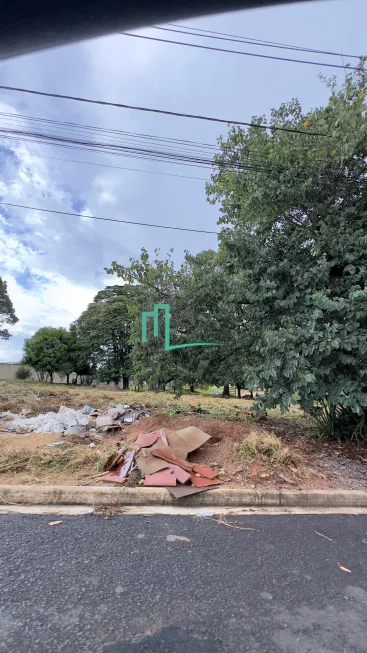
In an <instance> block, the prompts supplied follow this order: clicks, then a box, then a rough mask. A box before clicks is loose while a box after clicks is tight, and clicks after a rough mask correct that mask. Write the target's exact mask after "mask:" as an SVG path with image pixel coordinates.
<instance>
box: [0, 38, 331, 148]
mask: <svg viewBox="0 0 367 653" xmlns="http://www.w3.org/2000/svg"><path fill="white" fill-rule="evenodd" d="M132 36H138V35H137V34H133V35H132ZM184 45H187V43H186V44H184ZM197 47H204V46H197ZM0 90H3V91H14V92H15V93H29V94H31V95H40V96H42V97H52V98H57V99H62V100H73V101H74V102H85V103H87V104H98V105H101V106H108V107H116V108H118V109H131V110H132V111H145V112H148V113H157V114H161V115H165V116H175V117H178V118H191V119H194V120H205V121H209V122H216V123H225V124H227V125H240V126H244V127H254V128H257V129H269V130H271V131H283V132H289V133H292V134H303V135H304V136H326V135H327V134H321V133H319V132H310V131H307V130H301V129H291V128H290V127H276V126H273V125H258V124H256V123H251V122H243V121H239V120H227V119H224V118H212V117H211V116H200V115H194V114H190V113H179V112H177V111H166V110H164V109H152V108H149V107H137V106H133V105H129V104H120V103H118V102H107V101H105V100H92V99H90V98H82V97H77V96H74V95H61V93H47V92H46V91H36V90H34V89H29V88H19V87H16V86H4V85H0Z"/></svg>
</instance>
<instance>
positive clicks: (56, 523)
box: [48, 519, 62, 526]
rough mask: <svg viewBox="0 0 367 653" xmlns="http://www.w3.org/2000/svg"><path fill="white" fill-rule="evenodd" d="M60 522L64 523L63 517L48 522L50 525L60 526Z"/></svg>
mask: <svg viewBox="0 0 367 653" xmlns="http://www.w3.org/2000/svg"><path fill="white" fill-rule="evenodd" d="M59 524H62V519H59V520H58V521H49V522H48V525H49V526H58V525H59Z"/></svg>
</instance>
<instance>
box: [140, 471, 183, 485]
mask: <svg viewBox="0 0 367 653" xmlns="http://www.w3.org/2000/svg"><path fill="white" fill-rule="evenodd" d="M144 485H146V486H150V487H167V486H168V487H174V486H175V485H176V476H175V475H174V474H173V473H172V472H171V470H170V469H162V471H160V472H155V474H147V475H146V477H145V479H144Z"/></svg>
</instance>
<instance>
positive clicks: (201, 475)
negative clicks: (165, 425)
mask: <svg viewBox="0 0 367 653" xmlns="http://www.w3.org/2000/svg"><path fill="white" fill-rule="evenodd" d="M209 438H210V435H208V434H207V433H204V431H201V430H200V429H198V428H196V427H191V426H190V427H188V428H186V429H182V430H181V431H172V430H169V429H159V430H157V431H152V432H149V433H140V434H139V435H138V436H137V438H136V440H135V442H134V445H133V447H134V448H133V450H132V451H130V452H129V453H128V454H125V462H124V467H123V468H122V464H121V458H120V456H121V454H118V456H117V458H116V459H115V460H113V461H109V469H114V471H113V473H111V474H109V475H108V476H104V477H103V478H102V480H103V481H107V482H109V483H111V482H114V483H123V482H125V480H126V478H127V477H128V476H129V474H130V473H131V471H132V469H135V467H136V466H137V467H138V469H139V471H140V473H141V475H142V480H141V481H140V482H139V485H143V486H144V487H162V488H166V489H167V490H169V491H170V492H171V493H172V494H173V496H174V497H175V498H177V499H178V498H181V497H184V496H189V495H190V494H195V493H196V492H203V491H205V490H208V489H211V488H214V487H218V485H219V484H220V481H219V479H218V474H219V471H215V470H214V469H211V468H210V467H207V466H206V465H198V464H196V463H191V462H189V461H188V460H187V457H188V455H189V453H190V452H192V451H195V450H196V449H198V448H199V447H200V446H201V445H202V444H204V443H205V442H207V441H208V440H209ZM120 444H121V443H120V442H118V445H120ZM120 451H121V450H120ZM133 460H135V462H136V465H135V467H133V466H132V463H133Z"/></svg>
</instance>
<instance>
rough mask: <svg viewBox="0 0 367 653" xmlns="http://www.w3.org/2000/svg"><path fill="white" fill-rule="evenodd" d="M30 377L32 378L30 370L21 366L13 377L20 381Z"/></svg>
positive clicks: (25, 366)
mask: <svg viewBox="0 0 367 653" xmlns="http://www.w3.org/2000/svg"><path fill="white" fill-rule="evenodd" d="M31 376H32V370H31V368H30V367H28V366H27V365H21V366H20V367H18V369H17V371H16V372H15V377H16V378H17V379H19V380H20V381H25V379H30V378H31Z"/></svg>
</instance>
